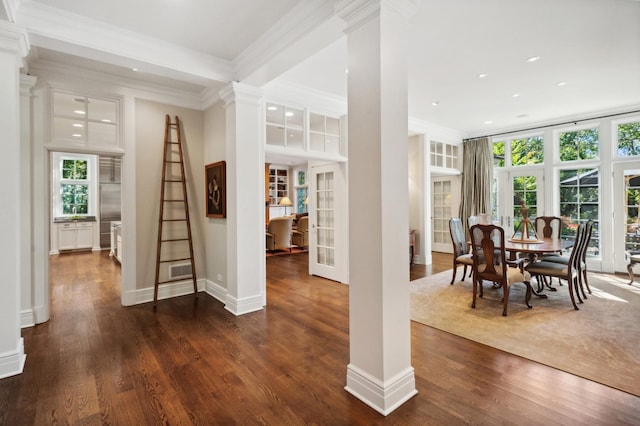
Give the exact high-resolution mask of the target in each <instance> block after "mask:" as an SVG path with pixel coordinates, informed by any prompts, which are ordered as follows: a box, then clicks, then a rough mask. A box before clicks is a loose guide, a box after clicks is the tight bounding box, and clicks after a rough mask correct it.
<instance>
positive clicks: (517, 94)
mask: <svg viewBox="0 0 640 426" xmlns="http://www.w3.org/2000/svg"><path fill="white" fill-rule="evenodd" d="M511 97H512V98H519V97H520V93H514V94H513V95H511Z"/></svg>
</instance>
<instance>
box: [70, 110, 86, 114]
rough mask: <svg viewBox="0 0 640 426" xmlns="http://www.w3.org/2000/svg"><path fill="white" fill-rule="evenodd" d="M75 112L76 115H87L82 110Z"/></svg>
mask: <svg viewBox="0 0 640 426" xmlns="http://www.w3.org/2000/svg"><path fill="white" fill-rule="evenodd" d="M73 112H74V113H76V114H80V115H85V112H84V111H82V110H81V109H77V110H75V111H73Z"/></svg>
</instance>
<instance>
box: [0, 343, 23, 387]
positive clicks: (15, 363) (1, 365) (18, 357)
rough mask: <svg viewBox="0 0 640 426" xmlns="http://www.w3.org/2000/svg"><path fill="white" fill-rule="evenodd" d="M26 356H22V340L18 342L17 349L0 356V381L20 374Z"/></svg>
mask: <svg viewBox="0 0 640 426" xmlns="http://www.w3.org/2000/svg"><path fill="white" fill-rule="evenodd" d="M26 359H27V356H26V355H25V354H24V339H23V338H22V337H21V338H20V339H19V340H18V349H17V350H16V351H13V352H5V353H2V354H0V379H4V378H5V377H11V376H17V375H18V374H22V371H23V370H24V363H25V361H26Z"/></svg>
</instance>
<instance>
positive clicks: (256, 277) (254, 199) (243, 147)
mask: <svg viewBox="0 0 640 426" xmlns="http://www.w3.org/2000/svg"><path fill="white" fill-rule="evenodd" d="M220 96H221V98H222V99H223V100H224V102H225V108H226V150H227V159H226V168H227V277H226V278H227V279H226V282H227V295H226V300H225V309H227V310H228V311H230V312H232V313H234V314H235V315H242V314H246V313H249V312H254V311H257V310H260V309H263V308H264V306H265V304H266V281H265V280H266V278H265V274H266V273H265V238H264V234H265V229H264V149H263V137H262V135H263V133H264V125H263V114H262V94H261V93H260V91H259V90H258V89H255V88H253V87H250V86H247V85H243V84H240V83H231V84H230V85H228V86H227V87H225V88H224V89H223V90H222V91H221V92H220Z"/></svg>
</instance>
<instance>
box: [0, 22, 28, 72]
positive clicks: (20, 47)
mask: <svg viewBox="0 0 640 426" xmlns="http://www.w3.org/2000/svg"><path fill="white" fill-rule="evenodd" d="M29 49H30V43H29V37H28V34H27V32H26V30H25V29H24V28H22V27H20V26H17V25H14V24H10V23H8V22H4V21H0V50H3V51H5V52H11V53H14V54H15V55H16V56H17V57H18V59H19V60H20V62H21V66H22V65H24V64H22V62H23V58H25V57H26V56H27V55H28V54H29Z"/></svg>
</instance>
